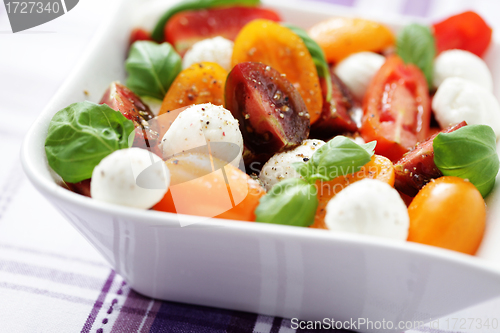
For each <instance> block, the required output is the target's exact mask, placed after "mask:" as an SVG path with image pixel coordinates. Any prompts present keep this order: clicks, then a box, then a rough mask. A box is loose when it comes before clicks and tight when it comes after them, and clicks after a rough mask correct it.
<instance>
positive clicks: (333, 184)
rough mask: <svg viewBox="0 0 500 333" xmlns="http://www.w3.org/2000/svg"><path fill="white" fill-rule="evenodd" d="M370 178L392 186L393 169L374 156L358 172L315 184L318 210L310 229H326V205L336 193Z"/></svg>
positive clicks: (390, 165) (380, 157) (381, 158)
mask: <svg viewBox="0 0 500 333" xmlns="http://www.w3.org/2000/svg"><path fill="white" fill-rule="evenodd" d="M365 178H371V179H377V180H380V181H383V182H385V183H387V184H389V185H391V186H394V167H393V165H392V162H391V161H389V160H388V159H387V158H385V157H383V156H379V155H374V156H373V157H372V160H371V161H370V162H368V163H367V164H365V166H363V167H362V168H361V170H359V171H358V172H356V173H354V174H349V175H347V176H340V177H337V178H335V179H332V180H330V181H328V182H321V181H317V182H316V187H317V188H318V201H319V204H318V209H317V210H316V216H315V217H314V223H313V224H312V225H311V228H318V229H328V228H327V227H326V225H325V215H326V205H327V204H328V202H329V201H330V199H331V198H333V197H334V196H335V195H336V194H337V193H339V192H340V191H342V190H343V189H344V188H345V187H346V186H348V185H349V184H352V183H355V182H357V181H359V180H361V179H365Z"/></svg>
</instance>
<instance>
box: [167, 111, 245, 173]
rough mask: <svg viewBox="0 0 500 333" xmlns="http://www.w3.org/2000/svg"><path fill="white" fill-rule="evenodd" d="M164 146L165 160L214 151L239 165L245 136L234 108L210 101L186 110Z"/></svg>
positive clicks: (178, 117)
mask: <svg viewBox="0 0 500 333" xmlns="http://www.w3.org/2000/svg"><path fill="white" fill-rule="evenodd" d="M209 142H210V143H211V144H210V147H208V146H207V145H208V143H209ZM161 145H162V150H163V157H164V158H165V159H167V158H170V157H171V156H173V155H175V154H178V153H182V152H188V151H189V152H199V153H210V154H212V155H213V156H215V157H217V158H219V159H221V160H223V161H226V162H230V163H231V164H232V165H234V166H236V167H237V166H238V165H239V162H240V160H241V154H242V151H243V136H242V135H241V131H240V127H239V124H238V120H236V119H234V117H233V115H232V114H231V112H230V111H228V110H226V109H224V108H223V107H222V106H219V105H213V104H210V103H206V104H198V105H193V106H190V107H189V108H187V109H185V110H184V111H182V112H181V113H180V114H179V115H178V116H177V118H176V119H175V120H174V122H173V123H172V125H171V126H170V128H169V129H168V130H167V132H166V133H165V135H164V136H163V139H162V142H161Z"/></svg>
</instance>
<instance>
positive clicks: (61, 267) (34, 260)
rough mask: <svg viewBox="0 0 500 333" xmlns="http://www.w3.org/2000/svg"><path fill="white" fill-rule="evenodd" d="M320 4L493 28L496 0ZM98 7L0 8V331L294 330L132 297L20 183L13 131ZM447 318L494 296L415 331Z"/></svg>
mask: <svg viewBox="0 0 500 333" xmlns="http://www.w3.org/2000/svg"><path fill="white" fill-rule="evenodd" d="M167 1H168V0H167ZM322 2H328V3H332V4H335V5H339V6H351V7H356V9H359V10H361V11H370V12H371V13H376V12H380V13H383V14H384V15H398V14H409V15H415V16H419V17H427V18H430V19H431V20H433V19H438V18H442V17H445V16H446V15H449V14H450V13H453V12H458V11H461V10H464V9H468V8H472V9H475V10H477V11H478V12H480V13H481V15H483V16H484V17H485V18H486V19H487V20H488V21H489V22H490V24H492V25H494V26H496V28H497V29H500V20H498V17H497V16H498V15H499V13H500V1H497V0H489V1H488V0H475V1H473V0H377V1H374V0H322ZM311 5H313V2H311ZM108 7H109V6H108ZM108 7H107V6H106V2H105V1H99V0H81V1H80V3H79V4H78V6H77V7H76V8H75V9H73V10H72V11H71V12H69V13H68V14H66V15H64V16H62V17H60V18H58V19H56V20H54V21H52V22H49V23H47V24H45V25H42V26H39V27H36V28H33V29H31V30H29V31H26V32H22V33H18V34H12V33H11V32H10V27H9V25H8V21H7V16H6V12H5V8H4V7H3V6H2V5H0V156H1V163H0V332H27V333H32V332H103V333H104V332H106V333H108V332H223V331H224V332H251V331H253V332H294V331H295V330H294V329H292V328H291V322H290V320H289V319H282V318H273V317H268V316H262V315H257V314H251V313H242V312H237V311H228V310H221V309H214V308H207V307H200V306H193V305H187V304H179V303H171V302H162V301H157V300H152V299H149V298H146V297H143V296H141V295H139V294H137V293H135V292H134V291H132V290H130V288H129V287H128V286H127V284H126V283H125V281H123V279H122V278H121V277H120V276H119V275H117V274H115V272H114V271H113V270H111V269H110V268H109V266H108V265H107V264H106V263H105V261H104V259H103V258H101V256H100V255H99V254H98V253H97V252H96V251H95V250H94V249H93V248H92V247H91V246H90V245H89V244H88V243H87V242H86V241H85V240H84V239H83V237H81V236H80V235H79V234H78V233H77V232H76V230H74V229H73V228H72V227H70V225H69V224H68V223H66V221H65V220H64V218H63V217H62V216H61V215H60V214H59V213H58V212H56V211H55V209H54V208H52V207H51V206H50V204H49V203H48V202H47V201H46V200H45V199H44V198H43V197H42V196H41V195H40V194H39V193H38V192H37V191H36V190H35V189H34V188H33V186H32V185H31V184H30V183H29V182H28V181H27V179H26V177H25V175H24V173H23V171H22V170H21V166H20V162H19V149H20V145H21V142H22V139H23V136H24V135H25V133H26V132H27V131H28V130H29V126H30V125H31V123H32V122H33V121H34V120H35V118H36V116H37V115H38V113H39V112H40V111H41V110H42V109H43V107H44V106H45V105H46V104H47V103H48V101H49V99H50V98H51V97H52V96H53V95H54V93H55V92H56V91H57V89H58V88H59V87H60V85H61V84H62V82H63V80H64V79H65V78H66V76H67V75H68V74H69V72H70V71H71V69H72V67H73V66H74V65H75V63H76V62H77V61H78V59H79V55H80V54H81V53H82V51H83V50H84V48H85V46H86V45H87V43H88V42H89V40H90V38H91V37H92V36H93V34H95V32H96V29H97V27H98V26H99V23H100V22H101V21H102V20H104V19H105V18H106V12H107V11H109V10H112V9H111V8H108ZM450 318H481V319H482V320H483V321H486V320H487V319H488V320H490V321H493V319H495V318H496V319H497V320H500V299H495V300H492V301H490V302H488V303H485V304H481V305H478V306H476V307H474V308H470V309H466V310H463V311H461V312H460V313H456V314H453V315H450V316H449V317H448V326H446V318H444V319H443V320H442V321H441V323H442V325H441V326H440V327H447V329H446V330H444V331H443V330H442V329H441V330H435V329H433V328H430V327H423V328H420V329H419V330H418V331H421V332H448V331H449V332H451V331H453V332H461V330H460V329H459V328H458V327H455V328H453V327H450V325H449V323H450V321H449V319H450ZM462 331H465V332H496V331H498V329H497V330H495V329H493V328H491V327H490V328H489V329H487V328H483V329H482V330H479V329H466V330H462ZM302 332H304V330H302Z"/></svg>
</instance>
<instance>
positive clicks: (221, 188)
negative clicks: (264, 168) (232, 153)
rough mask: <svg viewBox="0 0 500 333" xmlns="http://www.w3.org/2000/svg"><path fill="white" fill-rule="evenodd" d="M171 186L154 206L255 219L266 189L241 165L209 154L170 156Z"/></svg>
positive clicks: (195, 213)
mask: <svg viewBox="0 0 500 333" xmlns="http://www.w3.org/2000/svg"><path fill="white" fill-rule="evenodd" d="M165 163H166V165H167V167H168V169H169V171H170V188H169V190H168V192H167V194H165V196H164V197H163V199H162V200H161V201H160V202H158V203H157V204H156V205H155V206H154V207H153V209H155V210H160V211H164V212H170V213H179V214H188V215H196V216H206V217H217V218H222V219H234V220H240V221H250V222H252V221H255V214H254V211H255V209H256V208H257V206H258V205H259V199H260V198H261V197H262V196H263V195H264V194H265V191H264V189H263V188H262V187H261V186H260V185H259V184H258V183H257V182H256V181H255V180H253V179H251V178H250V176H248V175H247V174H246V173H244V172H243V171H241V170H240V169H238V168H236V167H234V166H233V165H231V164H228V163H227V162H225V161H222V160H219V159H217V158H215V157H213V156H210V155H208V154H200V153H183V154H179V155H176V156H175V157H173V158H171V159H169V160H167V161H166V162H165Z"/></svg>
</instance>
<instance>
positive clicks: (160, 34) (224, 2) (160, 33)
mask: <svg viewBox="0 0 500 333" xmlns="http://www.w3.org/2000/svg"><path fill="white" fill-rule="evenodd" d="M258 4H260V0H187V1H181V2H179V3H177V4H175V5H173V6H172V7H170V8H169V9H168V10H167V11H166V12H165V13H164V14H163V15H162V16H161V17H160V19H159V20H158V22H157V23H156V25H155V27H154V29H153V32H152V33H151V37H152V38H153V39H154V40H155V41H157V42H159V43H161V42H163V41H164V40H165V25H166V24H167V22H168V20H170V18H171V17H172V16H174V15H175V14H177V13H180V12H183V11H187V10H198V9H208V8H213V7H219V6H237V5H241V6H257V5H258Z"/></svg>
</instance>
